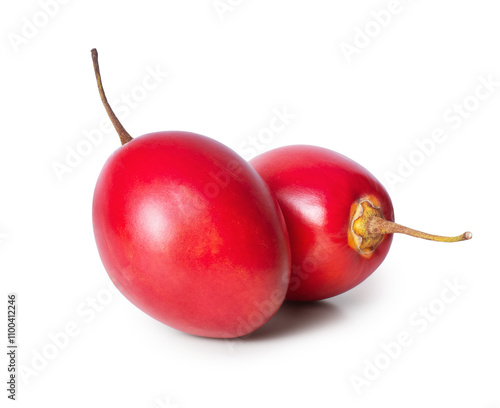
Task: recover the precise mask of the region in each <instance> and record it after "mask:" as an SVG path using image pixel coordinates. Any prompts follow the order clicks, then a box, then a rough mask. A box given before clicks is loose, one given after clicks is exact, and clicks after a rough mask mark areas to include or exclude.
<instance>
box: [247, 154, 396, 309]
mask: <svg viewBox="0 0 500 408" xmlns="http://www.w3.org/2000/svg"><path fill="white" fill-rule="evenodd" d="M250 164H251V165H252V166H253V167H254V168H255V169H256V170H257V171H258V172H259V174H260V175H261V176H262V178H263V179H264V180H265V181H266V182H267V183H268V185H269V186H270V187H271V190H272V191H273V192H274V194H275V195H276V198H277V199H278V202H279V204H280V207H281V210H282V211H283V215H284V216H285V222H286V225H287V228H288V234H289V237H290V247H291V251H292V277H291V280H290V287H289V289H288V293H287V295H286V298H287V299H288V300H297V301H311V300H320V299H326V298H329V297H332V296H336V295H339V294H341V293H343V292H345V291H347V290H349V289H351V288H353V287H355V286H357V285H359V284H360V283H361V282H362V281H364V280H365V279H366V278H367V277H368V276H369V275H370V274H371V273H372V272H373V271H374V270H375V269H377V267H378V266H379V265H380V264H381V263H382V261H383V260H384V258H385V257H386V255H387V252H388V251H389V248H390V245H391V242H392V234H390V235H386V236H385V237H384V239H383V241H382V242H381V243H380V244H379V246H378V247H377V248H376V250H375V251H374V252H373V253H372V256H371V257H370V258H366V257H364V256H362V255H360V254H359V253H358V252H357V251H356V250H354V249H353V248H352V247H350V246H349V243H348V229H349V228H350V218H351V206H352V204H353V203H355V202H356V201H357V200H359V199H362V198H364V197H367V196H373V197H376V199H378V201H379V202H380V205H381V211H382V215H383V216H384V218H386V219H388V220H391V221H394V211H393V207H392V202H391V199H390V197H389V194H388V193H387V191H386V190H385V188H384V187H383V186H382V185H381V184H380V183H379V182H378V181H377V179H376V178H375V177H374V176H373V175H372V174H371V173H370V172H368V171H367V170H366V169H365V168H364V167H362V166H360V165H359V164H357V163H356V162H354V161H352V160H350V159H348V158H347V157H345V156H343V155H341V154H339V153H336V152H334V151H331V150H328V149H324V148H321V147H315V146H301V145H299V146H287V147H282V148H278V149H274V150H271V151H269V152H266V153H264V154H261V155H259V156H257V157H255V158H254V159H252V160H251V161H250Z"/></svg>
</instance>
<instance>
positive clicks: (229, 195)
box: [93, 132, 290, 338]
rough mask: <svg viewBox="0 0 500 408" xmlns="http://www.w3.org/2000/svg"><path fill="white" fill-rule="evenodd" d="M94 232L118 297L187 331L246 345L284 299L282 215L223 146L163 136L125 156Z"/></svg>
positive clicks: (139, 142) (115, 162)
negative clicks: (246, 337) (240, 338)
mask: <svg viewBox="0 0 500 408" xmlns="http://www.w3.org/2000/svg"><path fill="white" fill-rule="evenodd" d="M93 224H94V233H95V238H96V242H97V247H98V250H99V254H100V256H101V259H102V262H103V264H104V266H105V268H106V271H107V272H108V274H109V276H110V277H111V279H112V281H113V282H114V284H115V285H116V286H117V287H118V289H119V290H120V291H121V292H122V293H123V294H124V295H125V296H126V297H127V298H128V299H129V300H130V301H131V302H132V303H133V304H135V305H136V306H137V307H139V308H140V309H142V310H143V311H144V312H146V313H147V314H149V315H151V316H152V317H154V318H155V319H157V320H159V321H161V322H163V323H165V324H167V325H169V326H171V327H174V328H176V329H178V330H181V331H184V332H187V333H190V334H195V335H199V336H206V337H218V338H231V337H238V336H244V335H246V334H248V333H250V332H251V331H253V330H255V329H257V328H258V327H260V326H261V325H263V324H264V323H265V322H266V321H267V320H269V318H271V316H272V315H273V314H274V313H275V312H276V311H277V309H278V308H279V306H280V305H281V303H282V302H283V300H284V297H285V294H286V290H287V287H288V283H289V279H290V248H289V243H288V235H287V231H286V227H285V223H284V220H283V216H282V214H281V210H280V208H279V206H278V204H277V202H276V200H275V198H274V197H273V195H272V193H271V192H270V190H269V188H268V186H267V185H266V183H265V182H264V181H263V180H262V179H261V177H260V176H259V175H258V174H257V172H256V171H255V170H254V169H253V168H252V167H251V166H250V165H249V164H248V163H247V162H246V161H245V160H243V159H242V158H240V157H239V156H238V155H237V154H236V153H235V152H233V151H232V150H231V149H229V148H227V147H226V146H224V145H223V144H221V143H219V142H217V141H215V140H213V139H210V138H207V137H204V136H200V135H197V134H194V133H188V132H159V133H151V134H147V135H144V136H141V137H138V138H135V139H134V140H132V141H131V142H129V143H127V144H126V145H124V146H122V147H121V148H119V149H118V150H117V151H116V152H115V153H114V154H113V155H112V156H111V157H110V158H109V159H108V160H107V162H106V164H105V165H104V168H103V170H102V172H101V174H100V176H99V179H98V181H97V185H96V188H95V193H94V201H93Z"/></svg>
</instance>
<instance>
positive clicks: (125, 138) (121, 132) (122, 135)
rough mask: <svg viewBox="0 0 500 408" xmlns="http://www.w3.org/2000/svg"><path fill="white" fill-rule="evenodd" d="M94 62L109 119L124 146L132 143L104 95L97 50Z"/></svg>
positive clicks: (94, 54) (100, 93)
mask: <svg viewBox="0 0 500 408" xmlns="http://www.w3.org/2000/svg"><path fill="white" fill-rule="evenodd" d="M91 53H92V61H93V63H94V72H95V77H96V79H97V87H98V88H99V95H101V100H102V103H103V105H104V108H105V109H106V112H107V113H108V116H109V119H111V123H112V124H113V126H114V127H115V129H116V131H117V132H118V136H120V140H121V142H122V145H124V144H125V143H128V142H130V141H131V140H133V138H132V136H130V135H129V133H128V132H127V131H126V130H125V128H124V127H123V126H122V124H121V123H120V121H119V120H118V118H117V117H116V115H115V113H114V112H113V109H111V106H110V105H109V102H108V99H107V98H106V94H105V93H104V88H103V87H102V81H101V72H100V70H99V61H98V56H97V50H96V49H95V48H93V49H92V51H91Z"/></svg>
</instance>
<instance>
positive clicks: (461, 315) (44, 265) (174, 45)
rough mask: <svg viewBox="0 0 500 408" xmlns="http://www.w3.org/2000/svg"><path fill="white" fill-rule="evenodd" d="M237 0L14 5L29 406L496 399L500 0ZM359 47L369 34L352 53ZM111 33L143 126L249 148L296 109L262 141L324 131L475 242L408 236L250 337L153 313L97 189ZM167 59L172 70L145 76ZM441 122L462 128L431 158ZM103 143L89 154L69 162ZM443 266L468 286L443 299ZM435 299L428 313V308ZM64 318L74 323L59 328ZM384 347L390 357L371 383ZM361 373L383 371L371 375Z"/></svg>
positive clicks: (121, 83)
mask: <svg viewBox="0 0 500 408" xmlns="http://www.w3.org/2000/svg"><path fill="white" fill-rule="evenodd" d="M49 3H50V2H49ZM221 3H226V4H233V5H234V6H229V7H230V9H228V10H227V11H226V12H225V13H222V12H219V13H218V12H217V10H216V9H215V8H214V6H213V3H212V0H203V1H201V0H199V1H173V0H143V1H141V2H138V1H123V0H121V1H118V0H115V1H106V2H104V1H98V0H86V1H77V0H72V1H71V0H70V1H66V4H64V5H62V4H59V3H58V4H59V6H58V8H54V7H52V8H51V9H50V14H52V15H51V16H49V17H47V14H46V13H47V12H44V11H43V8H42V7H41V5H40V3H39V2H37V1H35V0H29V1H27V0H24V1H16V2H2V6H1V11H0V22H1V30H2V38H3V40H2V41H1V42H0V53H1V65H0V86H1V88H0V89H1V98H0V104H1V117H2V120H1V133H2V135H1V145H0V175H1V176H0V183H1V184H0V193H1V199H0V234H1V235H0V241H1V242H0V269H1V274H0V282H1V296H2V297H3V300H2V301H1V302H0V303H1V304H2V305H3V306H2V307H1V309H2V312H1V315H2V316H4V317H3V318H2V319H0V320H2V321H3V323H1V325H0V327H1V328H2V329H0V331H2V332H3V333H5V334H2V335H1V337H2V341H1V343H2V344H4V343H6V331H7V328H6V326H7V324H6V321H7V316H6V314H7V312H6V309H7V299H6V298H7V293H10V292H15V293H17V295H18V330H19V331H18V344H19V349H18V353H19V359H18V368H20V367H19V366H22V367H23V369H24V370H25V372H24V375H21V373H20V374H19V375H18V390H17V398H18V401H17V402H16V404H17V406H19V407H34V406H52V407H68V406H71V407H89V406H97V407H106V406H117V407H134V408H138V407H145V408H152V407H168V406H178V407H186V408H187V407H193V408H194V407H284V406H286V407H334V406H340V407H368V406H370V407H372V406H385V407H401V406H405V407H422V406H429V407H440V406H446V407H475V408H495V407H496V408H498V407H500V394H499V392H498V384H499V383H500V374H499V371H498V370H499V364H500V353H499V349H498V344H500V332H499V331H498V312H499V309H500V297H499V296H498V288H499V285H500V273H499V272H500V271H499V267H498V263H497V260H496V258H495V256H496V253H497V252H498V233H497V231H498V228H499V222H498V216H497V214H496V212H497V211H498V206H499V198H500V194H499V190H498V175H499V164H498V163H499V160H498V148H499V147H500V146H499V143H498V135H499V132H500V115H499V114H498V112H499V109H500V95H498V94H499V93H500V86H499V84H498V83H496V85H492V86H491V90H490V92H489V93H488V92H486V91H485V88H481V89H479V92H482V93H480V95H481V97H482V98H483V100H481V101H478V99H477V98H476V97H475V96H474V95H475V92H476V89H477V87H478V86H480V83H481V82H480V81H481V80H483V81H492V82H493V83H495V81H496V82H498V81H500V53H499V52H498V50H499V43H500V42H499V39H500V25H499V24H498V16H499V12H500V8H499V7H498V6H499V4H498V1H494V0H477V1H474V2H473V1H457V0H441V1H439V2H437V1H431V0H418V1H417V0H414V1H410V0H401V2H400V3H399V5H398V6H397V7H396V12H395V13H392V14H391V15H390V16H391V17H390V21H389V19H388V17H387V13H385V14H384V12H382V13H380V11H381V10H387V9H388V7H389V5H388V4H389V3H388V2H387V1H356V2H352V1H347V0H344V1H337V2H331V1H326V0H323V1H320V0H312V1H285V0H274V1H264V0H252V1H250V0H248V1H239V2H238V1H235V0H233V1H232V2H231V1H229V0H227V1H226V0H224V1H222V2H221ZM391 7H393V6H391ZM391 10H392V9H391ZM393 11H394V10H393ZM374 12H375V14H373V13H374ZM44 13H45V14H44ZM221 13H222V14H221ZM375 15H378V16H379V17H378V19H379V20H380V18H381V17H380V16H385V18H386V20H385V22H384V25H385V27H381V25H380V23H379V22H377V18H376V17H375ZM33 21H35V23H36V25H38V28H37V27H36V26H34V28H33V27H30V24H33V23H32V22H33ZM30 22H31V23H30ZM365 30H368V31H369V37H363V35H362V34H360V31H365ZM354 41H356V43H354ZM347 44H350V46H351V47H355V46H356V44H357V46H358V47H357V48H356V53H354V54H351V55H350V58H348V57H349V56H348V55H347V54H346V52H344V51H342V47H344V49H346V47H349V46H348V45H347ZM93 47H96V48H97V49H98V50H99V55H100V63H101V72H102V75H103V81H104V86H105V88H106V91H107V94H108V97H109V99H110V100H115V101H117V103H119V104H121V106H122V109H121V115H120V117H121V119H122V120H123V123H124V126H125V127H126V128H127V130H128V131H129V132H130V133H131V134H132V136H138V135H141V134H144V133H148V132H152V131H157V130H174V129H177V130H188V131H193V132H197V133H201V134H204V135H207V136H210V137H213V138H215V139H217V140H219V141H221V142H223V143H225V144H227V145H228V146H230V147H232V148H234V149H235V150H237V151H239V152H240V153H241V154H243V152H242V150H243V149H246V148H248V146H249V144H250V143H255V142H254V139H255V138H256V137H258V135H259V134H260V133H259V132H261V131H262V129H265V128H266V127H267V126H268V124H269V121H270V120H271V119H272V117H273V116H274V115H275V113H274V110H275V109H278V110H282V109H283V108H284V107H286V109H287V110H288V111H289V112H290V113H292V114H293V115H294V119H293V120H291V121H290V123H289V124H288V125H287V126H286V128H285V130H284V131H283V132H281V133H279V134H275V135H274V138H273V139H272V140H269V139H268V140H266V141H265V143H263V142H262V141H260V142H258V143H259V144H258V146H259V149H260V151H265V150H269V149H272V148H275V147H278V146H282V145H290V144H297V143H308V144H315V145H319V146H323V147H327V148H330V149H332V150H335V151H338V152H341V153H343V154H345V155H347V156H349V157H351V158H352V159H354V160H356V161H357V162H359V163H361V164H362V165H363V166H365V167H366V168H368V169H369V170H370V171H371V172H372V173H373V174H374V175H375V176H376V177H378V178H379V179H380V180H381V181H382V182H383V183H384V184H385V185H386V186H387V188H388V189H389V190H390V192H391V196H392V198H393V202H394V207H395V212H396V218H397V221H399V222H401V223H403V224H406V225H408V226H411V227H414V228H418V229H422V230H424V231H428V232H431V233H438V234H450V235H456V234H460V233H462V232H463V231H466V230H470V231H472V232H473V233H474V238H473V239H472V240H471V241H469V242H463V243H458V244H440V243H432V242H428V241H419V240H415V239H412V238H409V237H406V236H396V237H395V239H394V243H393V245H392V248H391V251H390V253H389V256H388V257H387V259H386V261H385V262H384V263H383V265H382V266H381V267H380V268H379V269H378V270H377V271H376V272H375V273H374V274H373V275H372V276H371V277H370V278H369V279H368V280H366V281H365V282H364V283H363V284H362V285H360V286H359V287H357V288H355V289H353V290H351V291H350V292H348V293H346V294H343V295H341V296H338V297H336V298H333V299H329V300H326V301H323V302H318V303H315V304H303V305H295V304H293V305H291V304H285V305H284V306H283V308H282V309H281V310H280V312H279V313H278V314H277V315H276V316H275V317H274V318H273V319H272V320H271V321H270V322H269V323H268V324H267V325H266V326H264V327H263V328H262V329H260V330H258V331H257V332H256V333H255V334H254V335H252V336H250V337H249V338H248V339H245V340H236V341H227V340H214V339H204V338H198V337H194V336H190V335H186V334H183V333H181V332H178V331H176V330H173V329H171V328H169V327H167V326H164V325H162V324H160V323H158V322H156V321H155V320H153V319H152V318H150V317H149V316H147V315H145V314H143V313H142V312H141V311H140V310H138V309H136V308H135V307H134V306H132V305H131V304H130V303H129V302H128V301H127V300H125V299H124V298H123V296H122V295H120V294H116V293H112V292H110V290H109V289H108V288H109V287H110V280H109V279H108V276H107V274H106V272H105V270H104V268H103V266H102V264H101V262H100V259H99V256H98V253H97V250H96V246H95V243H94V237H93V232H92V222H91V201H92V194H93V188H94V185H95V182H96V179H97V176H98V174H99V171H100V169H101V168H102V166H103V164H104V162H105V160H106V158H107V157H108V156H109V155H110V154H111V153H112V152H113V151H114V150H115V149H117V148H118V147H119V140H118V137H117V136H116V134H115V132H114V131H108V132H106V133H104V134H103V135H102V139H101V140H99V139H98V138H97V136H96V139H94V142H95V143H94V144H93V145H89V144H88V143H86V142H85V140H87V139H86V136H85V133H84V132H90V131H93V132H94V135H98V133H96V129H98V128H99V125H100V122H101V121H102V119H104V118H105V112H104V109H103V107H102V105H101V102H100V99H99V96H98V93H97V88H96V85H95V79H94V73H93V70H92V63H91V57H90V49H91V48H93ZM350 50H351V51H352V50H353V48H350ZM349 60H350V61H349ZM151 70H153V71H154V70H157V71H160V72H168V77H167V76H166V75H164V74H162V76H161V77H159V79H158V80H157V81H156V82H155V81H152V80H149V82H148V84H149V85H148V86H149V88H150V90H146V91H144V89H143V88H142V89H141V88H140V86H141V84H142V83H143V81H144V80H145V79H146V78H147V76H148V72H150V71H151ZM481 78H482V79H481ZM152 88H154V89H152ZM127 95H128V97H129V98H131V102H130V103H131V104H132V105H134V107H133V108H126V106H127V105H126V103H125V102H124V99H122V98H124V97H127ZM464 102H465V104H466V107H467V110H466V111H464V112H463V116H467V118H464V119H463V120H462V121H461V123H459V120H458V119H457V114H458V113H456V112H458V110H457V109H461V108H460V106H462V105H463V104H464ZM450 109H451V111H450ZM446 118H448V119H446ZM435 128H441V129H443V130H444V131H445V134H446V140H444V141H442V140H441V141H440V143H434V148H431V147H429V148H428V151H427V155H423V153H418V149H419V148H418V146H417V143H420V144H422V143H424V139H427V138H430V137H431V136H432V133H433V131H434V129H435ZM82 141H83V142H82ZM89 146H90V147H89ZM85 147H86V148H87V149H88V151H87V153H88V154H87V156H85V157H83V158H81V160H80V162H77V159H75V158H74V157H73V158H72V159H71V158H70V159H68V152H69V151H70V150H68V149H80V150H81V149H85ZM410 159H411V160H412V162H413V163H414V165H412V164H411V163H410V166H411V167H410V168H409V167H408V165H406V168H403V167H404V166H403V165H402V164H401V163H403V162H404V161H409V160H410ZM67 160H69V162H68V163H67ZM63 165H64V166H68V167H67V169H66V170H68V171H67V172H65V173H64V174H63V175H62V176H61V174H60V171H59V176H58V174H57V172H56V171H55V168H59V170H60V169H61V168H62V167H61V166H63ZM70 165H71V166H70ZM389 173H391V174H392V176H398V177H400V178H399V179H398V182H396V183H394V181H393V182H390V177H389ZM410 173H411V174H410ZM249 250H251V248H249ZM447 280H448V281H449V282H454V281H456V282H457V283H458V284H459V286H460V289H459V292H458V295H456V296H455V297H454V298H452V300H451V301H448V303H443V302H442V300H441V299H440V298H441V294H442V292H443V290H444V289H445V288H446V282H447ZM447 294H448V295H450V293H449V292H448V293H447ZM92 305H93V306H92ZM429 305H431V309H432V310H433V311H434V312H435V313H434V314H432V312H431V316H430V317H429V318H430V319H431V320H432V321H428V323H427V324H426V325H424V323H422V320H421V319H422V317H418V319H420V320H419V321H420V323H419V324H416V321H415V319H417V317H416V316H419V314H420V313H421V310H420V309H419V308H420V307H421V306H424V307H428V306H429ZM93 307H94V308H95V309H97V310H98V311H95V309H93ZM68 325H69V327H70V328H72V329H73V330H74V332H76V333H77V334H76V335H75V336H73V337H71V338H69V340H65V341H63V340H64V337H65V336H64V335H61V334H60V333H61V332H63V331H64V330H65V329H66V328H67V327H68ZM401 332H407V333H408V335H409V336H410V338H411V344H410V345H408V346H406V347H404V348H402V349H401V351H399V352H398V353H396V354H397V355H395V354H393V357H384V356H383V355H382V353H384V350H383V348H382V345H381V344H382V343H385V344H388V343H391V342H394V341H396V340H397V338H398V335H399V334H400V333H401ZM73 334H75V333H73ZM4 336H5V337H4ZM54 338H58V339H59V342H60V344H59V346H57V345H54V343H57V342H58V341H57V340H53V339H54ZM2 347H5V346H2ZM394 350H395V351H394ZM393 351H394V352H396V351H398V350H397V347H395V348H393ZM5 353H6V347H5V348H3V350H2V352H1V354H2V356H3V358H2V359H1V362H2V364H1V366H0V373H1V375H0V377H1V378H2V387H1V388H2V390H6V388H7V386H6V384H5V382H6V381H7V360H6V358H5ZM40 355H41V356H42V357H40ZM43 355H46V356H47V358H45V357H43ZM37 356H38V357H37ZM45 360H47V361H45ZM44 361H45V363H44ZM373 363H376V364H378V365H379V366H381V365H383V364H386V365H388V367H386V368H383V369H377V370H378V372H377V371H375V372H373V369H372V372H371V377H370V379H366V377H365V374H367V375H370V373H364V371H365V370H366V367H367V366H369V365H370V364H373ZM353 376H359V378H362V377H365V379H366V381H367V383H366V384H365V385H363V386H361V388H359V387H358V388H356V387H355V386H354V385H353V378H355V377H353ZM368 383H369V385H367V384H368ZM357 391H359V392H357ZM6 396H7V393H6V391H2V393H1V399H2V402H1V403H0V405H1V406H7V402H9V403H10V401H6V400H7V398H6ZM4 404H5V405H4Z"/></svg>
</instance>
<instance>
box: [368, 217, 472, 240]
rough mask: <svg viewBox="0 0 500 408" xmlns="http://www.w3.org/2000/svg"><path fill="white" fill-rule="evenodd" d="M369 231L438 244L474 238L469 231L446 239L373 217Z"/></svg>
mask: <svg viewBox="0 0 500 408" xmlns="http://www.w3.org/2000/svg"><path fill="white" fill-rule="evenodd" d="M368 231H369V232H371V233H375V231H377V232H378V233H379V234H394V233H400V234H406V235H410V236H412V237H415V238H422V239H428V240H430V241H438V242H460V241H466V240H468V239H471V238H472V233H471V232H469V231H467V232H464V233H463V234H462V235H457V236H456V237H444V236H441V235H432V234H427V233H426V232H421V231H417V230H414V229H412V228H408V227H405V226H403V225H399V224H396V223H395V222H392V221H389V220H386V219H384V218H381V217H373V218H372V219H371V221H370V222H369V224H368Z"/></svg>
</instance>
